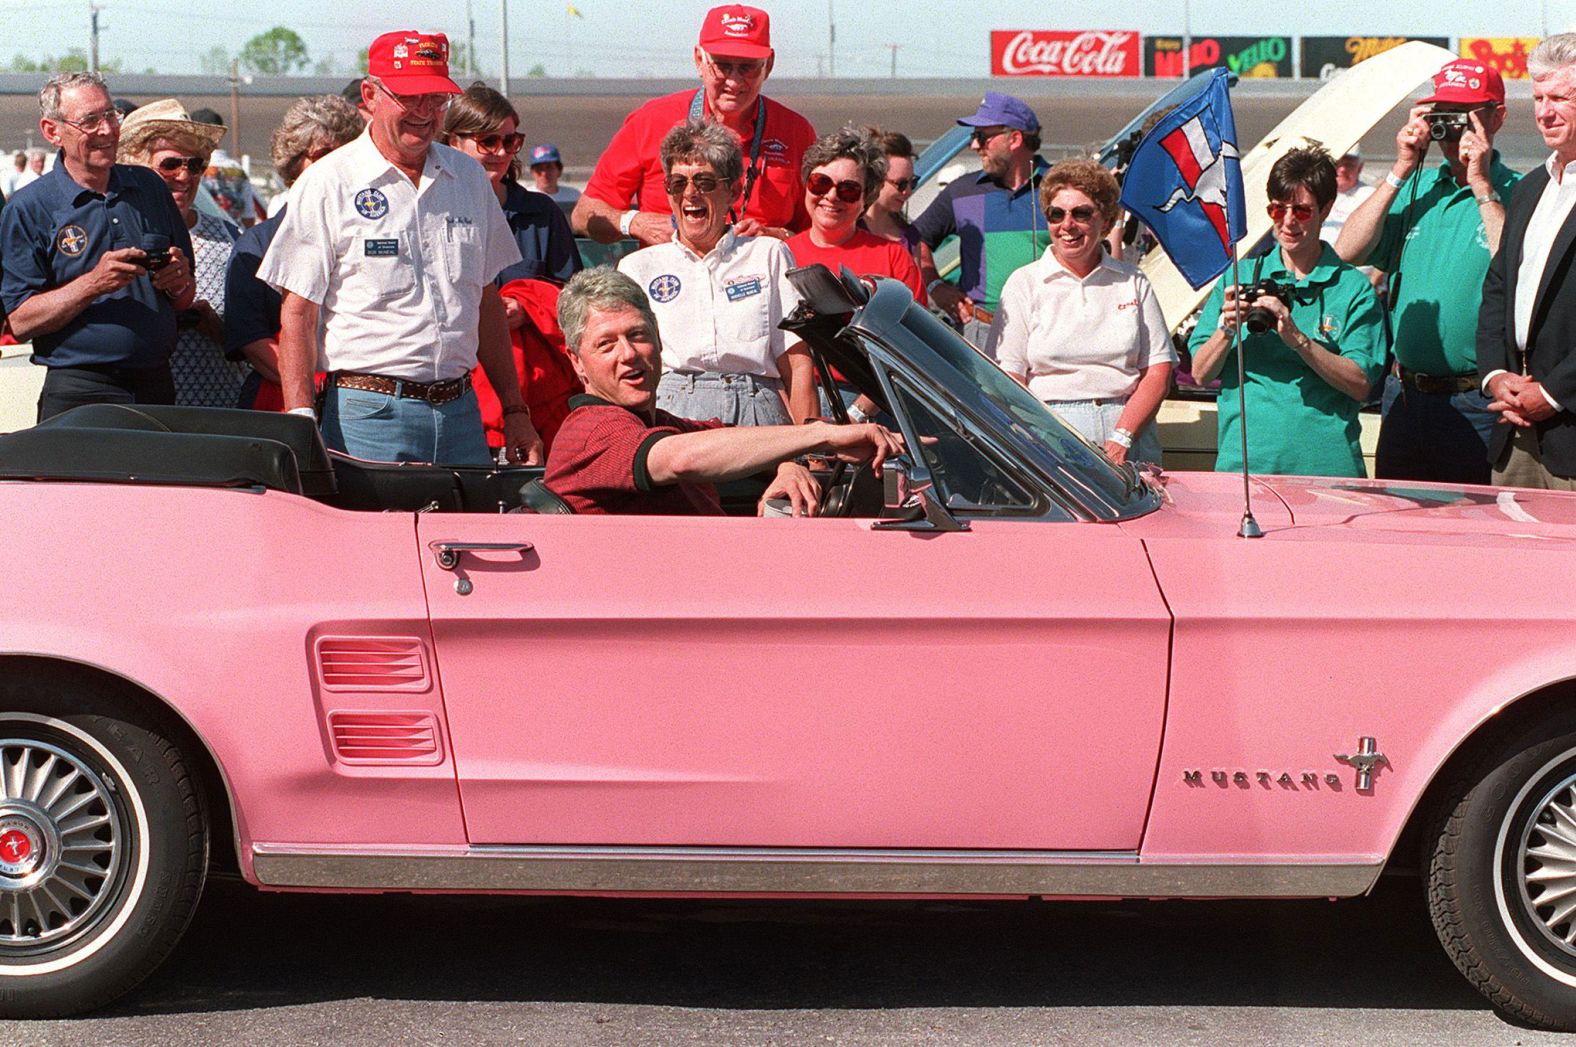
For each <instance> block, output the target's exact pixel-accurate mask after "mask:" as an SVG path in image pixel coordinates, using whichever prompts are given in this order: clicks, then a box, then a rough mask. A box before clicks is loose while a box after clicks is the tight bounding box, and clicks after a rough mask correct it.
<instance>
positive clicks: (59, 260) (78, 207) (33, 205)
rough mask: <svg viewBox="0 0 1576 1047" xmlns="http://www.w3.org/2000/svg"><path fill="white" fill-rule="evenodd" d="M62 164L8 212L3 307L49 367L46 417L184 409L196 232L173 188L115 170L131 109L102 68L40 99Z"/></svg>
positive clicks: (52, 85)
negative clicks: (94, 408)
mask: <svg viewBox="0 0 1576 1047" xmlns="http://www.w3.org/2000/svg"><path fill="white" fill-rule="evenodd" d="M38 104H39V109H40V110H41V111H42V116H41V118H40V119H39V129H40V130H41V131H42V132H43V134H44V138H45V139H47V140H48V141H49V142H50V144H52V145H54V146H56V147H57V148H59V150H60V156H59V159H58V160H57V162H56V163H55V166H54V169H53V170H51V171H50V172H49V173H48V174H46V175H44V176H43V177H42V178H39V179H38V180H37V181H35V182H33V183H32V184H30V185H27V186H24V187H23V188H22V189H20V190H18V191H17V194H16V196H15V197H14V198H13V199H12V200H11V202H10V203H9V204H8V205H7V206H6V207H5V209H4V210H0V258H3V259H4V273H3V274H0V302H3V305H4V309H3V311H4V312H6V313H9V314H10V322H11V330H12V332H13V333H14V334H15V335H16V337H17V339H18V340H19V341H23V342H29V341H30V342H32V344H33V362H34V363H38V364H43V365H44V366H45V367H47V368H48V369H49V370H48V371H47V372H46V373H45V376H44V388H43V392H42V394H41V395H40V396H39V400H38V417H39V420H40V421H43V420H44V419H45V418H49V417H51V416H53V415H56V414H59V413H60V412H62V411H65V410H68V409H69V408H72V407H77V406H79V405H81V404H90V403H127V404H129V403H151V404H168V403H174V402H175V386H174V383H173V381H172V379H171V377H170V351H171V350H172V349H173V348H174V346H175V333H176V332H175V328H176V323H175V316H176V313H178V312H179V311H180V310H182V309H186V308H188V307H190V306H191V304H192V298H193V295H194V293H195V291H196V284H195V282H194V281H193V280H192V271H191V261H190V260H191V256H192V242H191V236H190V235H189V234H188V232H187V230H186V222H185V220H184V219H183V218H182V217H181V213H180V211H179V209H177V208H176V206H175V200H174V198H173V197H171V196H170V191H169V189H168V187H166V186H165V184H164V182H163V180H162V179H160V178H159V176H158V175H157V174H155V173H154V172H153V171H151V170H149V169H148V168H145V167H132V166H127V165H122V164H117V163H115V150H116V148H117V146H118V145H119V144H120V114H119V113H117V112H116V111H115V109H114V107H113V105H112V104H111V102H110V96H109V89H108V88H107V87H106V86H105V84H104V78H103V77H101V76H99V75H98V74H97V73H61V74H59V75H56V76H52V77H50V78H49V80H48V81H46V82H45V84H44V87H43V89H42V90H41V91H39V93H38Z"/></svg>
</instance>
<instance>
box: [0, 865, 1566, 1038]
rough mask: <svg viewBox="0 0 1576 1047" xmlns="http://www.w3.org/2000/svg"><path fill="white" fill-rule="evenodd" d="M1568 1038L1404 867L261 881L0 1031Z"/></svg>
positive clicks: (216, 892) (217, 888) (72, 1034)
mask: <svg viewBox="0 0 1576 1047" xmlns="http://www.w3.org/2000/svg"><path fill="white" fill-rule="evenodd" d="M448 1043H464V1044H481V1045H491V1044H531V1045H574V1047H578V1045H625V1044H660V1045H669V1044H672V1045H702V1044H704V1045H707V1047H712V1045H733V1044H749V1045H778V1044H781V1045H799V1044H859V1045H866V1044H876V1045H883V1044H904V1045H907V1044H925V1045H942V1047H945V1045H952V1044H989V1045H997V1044H1003V1045H1005V1044H1026V1045H1027V1044H1032V1045H1063V1044H1067V1045H1071V1044H1100V1045H1123V1044H1168V1045H1170V1044H1175V1045H1194V1044H1196V1045H1200V1047H1206V1045H1207V1047H1234V1045H1262V1044H1297V1045H1312V1044H1331V1045H1335V1044H1339V1045H1343V1047H1345V1045H1361V1047H1389V1045H1397V1047H1400V1045H1408V1047H1410V1045H1414V1044H1426V1045H1429V1047H1445V1045H1462V1047H1495V1045H1506V1047H1509V1045H1519V1044H1525V1045H1535V1044H1576V1036H1557V1035H1551V1034H1547V1033H1541V1032H1535V1031H1532V1030H1528V1029H1525V1028H1521V1027H1519V1026H1516V1025H1513V1024H1510V1023H1508V1022H1507V1021H1506V1020H1505V1019H1503V1018H1501V1017H1500V1016H1498V1015H1497V1014H1496V1013H1495V1012H1494V1011H1492V1010H1491V1009H1489V1007H1488V1005H1487V1004H1486V1003H1485V1002H1484V1001H1483V1000H1482V998H1480V997H1479V996H1478V994H1477V993H1476V992H1475V991H1473V989H1472V988H1471V987H1470V986H1469V985H1468V984H1467V983H1466V981H1465V980H1463V979H1462V978H1461V976H1460V975H1459V974H1458V973H1457V972H1456V970H1455V968H1454V967H1453V966H1452V965H1451V964H1450V962H1449V960H1448V959H1447V958H1446V956H1445V954H1444V952H1443V951H1442V950H1441V949H1440V947H1439V945H1438V943H1437V941H1436V940H1435V938H1434V934H1433V930H1432V928H1431V927H1430V925H1429V923H1428V917H1427V914H1426V911H1425V909H1424V905H1423V900H1422V893H1421V890H1420V888H1419V887H1418V884H1417V883H1416V882H1415V881H1412V880H1394V881H1389V880H1387V881H1386V882H1385V883H1383V884H1382V885H1381V887H1380V889H1379V890H1378V891H1377V892H1376V894H1375V896H1373V897H1370V898H1363V899H1354V900H1350V901H1343V902H1338V903H1330V902H1325V901H1311V902H1159V903H1157V902H1120V903H1105V902H1098V903H1045V902H1025V901H1008V902H974V903H967V904H959V903H950V902H780V901H726V902H724V901H657V900H639V899H608V900H602V899H548V898H481V897H471V898H453V897H447V898H446V897H414V896H409V895H400V896H383V897H379V896H328V895H318V896H312V895H265V894H261V893H258V892H256V891H253V890H252V889H251V888H248V887H245V886H243V885H241V884H239V883H236V882H223V883H218V884H213V885H210V890H209V892H208V894H207V895H206V896H205V898H204V900H203V903H202V906H201V908H200V910H199V912H198V915H197V918H196V921H195V923H194V924H193V927H192V929H191V931H190V932H189V933H188V934H187V936H186V938H185V939H184V941H183V942H182V944H181V945H180V947H179V948H178V949H177V951H176V953H175V955H174V956H172V957H171V959H170V961H169V962H167V963H166V964H165V965H164V967H162V968H161V969H160V970H159V971H158V972H157V973H155V974H154V975H153V977H152V978H150V979H149V981H148V982H146V983H145V984H144V985H143V986H142V987H141V988H140V989H139V990H137V992H136V993H135V994H134V995H132V996H131V997H129V998H127V999H126V1000H125V1001H124V1002H123V1003H122V1004H120V1005H119V1006H117V1007H116V1008H114V1009H112V1010H109V1011H105V1012H102V1013H99V1014H95V1015H91V1016H89V1017H86V1018H80V1019H75V1020H71V1021H49V1022H33V1023H12V1024H10V1025H7V1026H4V1027H0V1044H18V1045H20V1044H28V1045H65V1044H95V1045H97V1044H117V1045H126V1047H142V1045H149V1047H152V1045H159V1047H177V1045H187V1044H192V1045H197V1044H202V1045H207V1044H226V1045H228V1044H268V1045H285V1044H313V1045H331V1044H332V1045H368V1047H372V1045H376V1047H387V1045H391V1044H399V1045H419V1044H448Z"/></svg>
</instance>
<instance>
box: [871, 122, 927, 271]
mask: <svg viewBox="0 0 1576 1047" xmlns="http://www.w3.org/2000/svg"><path fill="white" fill-rule="evenodd" d="M867 133H868V134H869V135H870V137H871V138H873V139H875V141H876V144H877V145H879V146H880V147H881V151H882V152H883V153H885V154H886V164H887V169H886V177H885V178H884V179H883V180H882V182H881V184H880V185H879V186H878V187H877V188H876V191H875V193H874V194H873V195H872V196H871V197H870V202H869V203H868V204H867V205H866V207H865V215H864V219H863V224H864V227H865V228H866V229H868V230H870V231H871V232H872V233H874V234H876V235H877V236H879V237H881V238H882V239H883V240H897V241H899V242H900V243H902V245H903V246H904V247H906V248H908V249H909V250H910V251H912V250H914V245H915V244H917V243H919V234H918V233H916V232H914V227H913V226H912V225H911V224H909V220H908V215H907V214H906V213H905V212H904V208H906V207H907V206H908V198H909V197H911V196H913V195H914V190H915V189H917V188H919V177H918V176H917V175H915V174H914V143H913V142H911V141H909V139H908V135H905V134H900V133H898V132H897V131H883V130H881V128H879V127H871V128H868V129H867Z"/></svg>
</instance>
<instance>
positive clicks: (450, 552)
mask: <svg viewBox="0 0 1576 1047" xmlns="http://www.w3.org/2000/svg"><path fill="white" fill-rule="evenodd" d="M427 548H429V549H431V550H432V559H433V562H434V563H436V564H437V565H438V566H439V567H440V568H441V569H443V570H445V571H452V570H454V569H455V568H456V567H458V566H459V564H460V554H461V553H522V554H523V553H528V552H530V551H531V550H532V549H534V548H536V547H535V546H534V545H532V544H531V543H530V542H443V541H438V542H428V543H427Z"/></svg>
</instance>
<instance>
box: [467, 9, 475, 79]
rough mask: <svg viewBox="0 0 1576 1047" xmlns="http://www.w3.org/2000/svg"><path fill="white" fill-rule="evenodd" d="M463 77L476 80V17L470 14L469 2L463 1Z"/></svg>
mask: <svg viewBox="0 0 1576 1047" xmlns="http://www.w3.org/2000/svg"><path fill="white" fill-rule="evenodd" d="M465 75H466V76H468V77H470V79H472V80H475V79H476V16H475V15H473V14H471V0H465Z"/></svg>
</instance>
